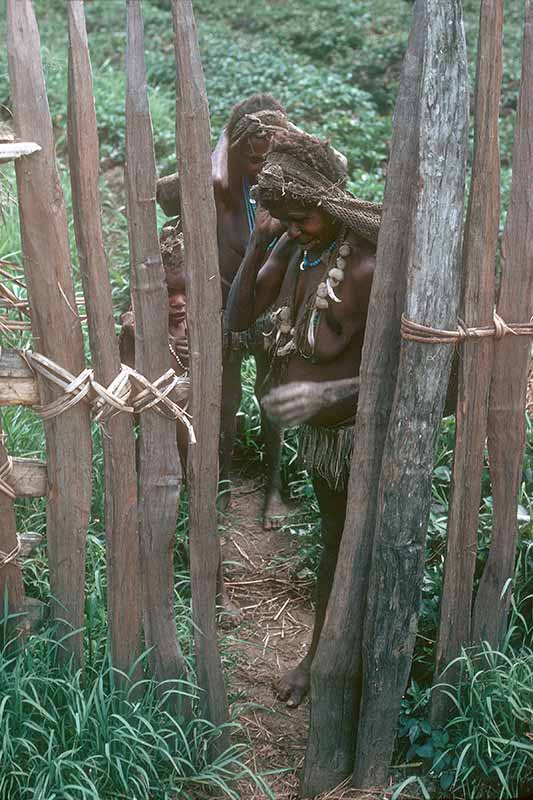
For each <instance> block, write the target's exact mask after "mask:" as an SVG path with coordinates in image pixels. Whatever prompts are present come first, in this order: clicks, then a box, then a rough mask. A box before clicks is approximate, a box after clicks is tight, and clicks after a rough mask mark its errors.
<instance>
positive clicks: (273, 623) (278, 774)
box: [223, 478, 382, 800]
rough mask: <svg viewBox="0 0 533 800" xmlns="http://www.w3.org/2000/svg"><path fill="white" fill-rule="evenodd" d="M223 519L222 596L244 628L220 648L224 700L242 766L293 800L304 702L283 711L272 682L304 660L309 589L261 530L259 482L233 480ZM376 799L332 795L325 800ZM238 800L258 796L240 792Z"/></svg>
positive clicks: (286, 548)
mask: <svg viewBox="0 0 533 800" xmlns="http://www.w3.org/2000/svg"><path fill="white" fill-rule="evenodd" d="M235 485H236V488H235V490H234V493H233V499H232V504H231V509H230V512H229V513H228V514H227V516H226V517H225V519H224V543H223V553H224V559H225V561H226V575H227V578H228V580H227V585H228V590H229V592H230V596H231V597H232V599H233V600H234V601H236V602H237V603H238V604H239V605H240V606H241V608H242V609H243V611H244V614H245V617H244V622H243V623H242V624H241V625H240V626H239V627H238V628H237V629H234V630H228V631H226V637H227V639H228V640H229V641H227V644H229V645H230V647H229V648H228V647H226V648H225V650H226V652H228V650H229V651H230V652H231V654H232V658H235V662H234V665H233V668H230V686H229V692H230V698H231V699H232V700H233V702H235V703H237V704H238V705H239V706H242V711H241V713H240V715H239V718H240V720H241V722H242V723H243V725H244V727H245V729H246V731H247V734H248V737H249V739H250V742H251V743H252V756H251V759H250V762H249V766H250V768H251V769H253V770H254V771H255V772H262V773H267V772H268V773H272V772H274V773H275V774H270V775H268V776H267V781H268V783H269V785H270V786H271V788H272V790H273V793H274V796H275V797H276V800H296V798H297V797H298V783H299V777H298V773H299V771H300V769H301V767H302V765H303V761H304V756H305V747H306V741H307V727H308V717H309V701H308V700H305V701H304V703H303V704H302V705H301V706H300V707H299V708H297V709H290V708H287V706H286V705H285V704H284V703H282V702H281V701H279V700H277V698H276V694H275V688H274V687H275V682H276V679H277V678H278V677H279V676H280V675H281V674H283V673H284V672H285V671H287V670H289V669H291V668H292V667H294V666H295V665H296V664H297V663H298V662H299V661H300V660H301V658H302V657H303V655H304V654H305V651H306V648H307V645H308V643H309V641H310V638H311V628H312V623H313V609H312V603H311V598H312V588H313V586H312V581H311V580H309V578H305V577H304V578H299V577H298V571H299V567H300V566H301V564H299V563H298V559H297V556H296V545H295V542H294V540H292V541H291V539H290V537H289V534H288V533H287V532H286V531H284V530H277V531H264V530H263V528H262V526H261V511H262V504H263V490H262V486H261V484H260V482H259V483H258V482H257V480H255V481H254V480H253V479H252V480H250V479H244V480H243V479H238V478H237V479H236V480H235ZM378 796H382V795H375V794H371V793H361V792H355V791H354V790H343V789H342V787H339V789H338V790H335V791H333V792H330V793H329V794H327V795H324V800H325V798H328V800H341V798H343V799H344V798H345V799H346V800H348V798H359V800H371V798H376V797H378ZM241 797H242V799H243V800H256V799H258V798H263V797H265V795H264V794H263V793H261V792H260V791H259V790H258V789H257V788H254V787H252V786H249V785H243V786H242V789H241Z"/></svg>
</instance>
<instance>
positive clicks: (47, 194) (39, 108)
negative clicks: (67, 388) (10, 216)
mask: <svg viewBox="0 0 533 800" xmlns="http://www.w3.org/2000/svg"><path fill="white" fill-rule="evenodd" d="M7 22H8V65H9V78H10V83H11V95H12V98H13V114H14V124H15V134H16V136H17V137H18V138H19V139H22V140H25V141H32V140H34V139H38V142H37V144H39V145H40V146H41V148H42V149H41V150H40V151H39V152H37V153H34V154H33V155H31V156H28V157H26V158H24V157H23V158H19V159H17V161H16V162H15V169H16V175H17V189H18V198H19V215H20V224H21V238H22V252H23V256H24V272H25V276H26V285H27V287H28V299H29V303H30V307H31V321H32V332H33V336H34V341H35V349H36V350H37V351H38V352H40V353H43V354H44V355H46V356H48V357H49V358H51V359H52V360H53V361H56V362H57V363H58V364H60V365H61V366H62V367H65V369H67V370H69V371H70V372H71V373H72V374H73V375H78V374H79V373H80V372H81V371H82V370H83V369H84V367H85V359H84V353H83V341H82V334H81V326H80V320H79V317H78V314H77V311H76V299H75V294H74V284H73V277H72V268H71V263H70V252H69V240H68V223H67V215H66V208H65V199H64V197H63V191H62V188H61V183H60V181H59V175H58V171H57V165H56V161H55V142H54V135H53V131H52V122H51V119H50V111H49V108H48V100H47V97H46V88H45V84H44V77H43V71H42V64H41V56H40V41H39V32H38V29H37V23H36V20H35V15H34V11H33V6H32V3H31V2H30V0H8V2H7ZM39 387H40V388H39V392H40V396H41V399H42V401H43V402H44V403H47V402H49V401H51V400H54V399H55V398H56V397H57V396H58V392H57V390H56V389H55V388H52V387H51V386H50V385H49V384H46V383H45V382H44V381H42V380H40V379H39ZM45 432H46V447H47V460H48V483H49V491H48V503H47V536H48V554H49V564H50V589H51V594H52V597H53V598H54V600H53V601H52V615H53V618H54V619H56V620H63V622H62V623H61V624H60V625H59V626H58V628H57V633H58V636H59V637H62V636H64V635H65V634H67V633H68V634H69V636H68V638H67V639H65V642H64V646H65V648H66V650H65V654H66V656H67V657H68V656H69V655H70V654H73V655H74V657H75V659H76V662H77V663H78V664H79V665H82V663H83V636H82V633H81V628H82V627H83V612H84V604H85V597H84V586H85V542H86V535H87V528H88V524H89V514H90V504H91V434H90V425H89V409H88V407H87V406H86V405H85V404H79V405H77V406H75V407H73V408H71V409H70V410H69V411H67V412H65V413H64V414H61V416H60V417H57V418H55V419H52V420H50V421H49V422H47V423H46V424H45ZM73 631H77V632H76V633H74V635H71V634H72V633H73Z"/></svg>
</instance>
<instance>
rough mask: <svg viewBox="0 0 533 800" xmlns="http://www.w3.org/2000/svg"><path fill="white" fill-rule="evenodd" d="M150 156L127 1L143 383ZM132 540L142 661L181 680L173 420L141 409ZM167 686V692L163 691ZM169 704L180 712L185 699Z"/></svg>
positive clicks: (155, 358) (148, 313) (153, 332)
mask: <svg viewBox="0 0 533 800" xmlns="http://www.w3.org/2000/svg"><path fill="white" fill-rule="evenodd" d="M155 183H156V171H155V158H154V145H153V137H152V123H151V119H150V110H149V107H148V95H147V86H146V67H145V61H144V35H143V22H142V14H141V5H140V2H139V0H128V2H127V48H126V191H127V194H126V197H127V212H128V233H129V242H130V262H131V289H132V301H133V307H134V309H135V321H136V325H135V368H136V369H137V370H138V371H139V372H141V373H142V374H143V375H145V376H146V377H147V378H148V379H149V380H154V379H156V378H158V377H160V376H161V375H162V374H163V373H164V372H166V371H167V370H168V369H169V367H170V366H171V364H170V352H169V350H168V297H167V290H166V286H165V280H164V273H163V266H162V263H161V254H160V251H159V237H158V234H157V220H156V210H155ZM138 474H139V535H140V542H141V570H142V577H143V589H144V611H143V621H144V634H145V643H146V646H147V647H151V648H152V651H151V653H150V663H151V668H152V671H153V674H154V676H155V677H156V678H157V679H158V680H160V681H164V680H176V679H180V678H185V677H186V675H187V666H186V663H185V659H184V658H183V654H182V652H181V649H180V646H179V642H178V637H177V631H176V621H175V617H174V569H173V554H174V539H175V531H176V517H177V509H178V501H179V494H180V488H181V466H180V463H179V458H178V450H177V444H176V423H175V421H174V420H173V419H168V418H167V417H164V416H162V415H161V414H159V413H158V412H156V411H155V410H149V411H145V412H144V413H143V414H142V416H141V421H140V436H139V468H138ZM167 688H168V687H167ZM178 701H179V698H178V695H173V696H172V700H171V702H172V703H173V704H176V705H177V706H180V707H179V708H177V709H176V710H177V711H181V713H183V714H185V715H187V714H188V713H189V708H188V705H189V704H188V701H187V700H186V698H185V696H184V697H183V701H182V703H180V702H178Z"/></svg>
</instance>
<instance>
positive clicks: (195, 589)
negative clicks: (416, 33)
mask: <svg viewBox="0 0 533 800" xmlns="http://www.w3.org/2000/svg"><path fill="white" fill-rule="evenodd" d="M172 15H173V21H174V35H175V54H176V67H177V72H176V76H177V81H176V86H177V98H176V149H177V156H178V172H179V175H180V192H181V213H182V223H183V232H184V239H185V264H186V283H187V328H188V333H189V352H190V364H191V385H192V416H193V424H194V427H195V430H196V435H197V442H196V443H195V444H191V445H190V446H189V451H188V465H187V478H188V484H187V485H188V495H189V536H190V553H191V581H192V607H193V620H194V640H195V652H196V669H197V674H198V684H199V686H200V689H201V690H202V694H201V698H200V699H201V704H202V706H203V709H204V713H205V715H206V716H207V718H208V719H209V720H210V721H211V722H212V723H214V724H215V725H220V724H222V723H224V722H226V721H227V719H228V701H227V697H226V689H225V686H224V676H223V673H222V665H221V662H220V655H219V652H218V647H217V632H216V576H217V570H218V565H219V559H220V540H219V537H218V532H217V511H216V495H217V484H218V440H219V428H220V396H221V381H222V325H221V307H222V297H221V289H220V275H219V271H218V246H217V238H216V228H217V226H216V209H215V199H214V195H213V183H212V179H211V139H210V129H209V111H208V106H207V96H206V92H205V84H204V75H203V70H202V63H201V60H200V52H199V47H198V38H197V34H196V25H195V21H194V14H193V9H192V3H191V0H179V2H178V0H172ZM228 744H229V734H228V730H227V729H226V728H224V729H223V733H222V735H221V736H220V738H218V739H217V740H216V749H217V750H218V751H223V750H224V749H225V748H226V747H227V746H228Z"/></svg>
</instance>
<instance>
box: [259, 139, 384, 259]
mask: <svg viewBox="0 0 533 800" xmlns="http://www.w3.org/2000/svg"><path fill="white" fill-rule="evenodd" d="M346 177H347V175H346V164H345V162H344V160H342V159H341V157H340V156H339V154H338V153H337V152H336V151H335V150H334V149H333V148H332V147H331V145H330V144H329V142H326V141H323V140H321V139H318V138H316V137H314V136H308V135H307V134H305V133H303V132H301V131H295V130H291V131H282V132H280V133H278V134H277V135H276V136H275V138H274V140H273V142H272V144H271V146H270V149H269V151H268V154H267V157H266V159H265V163H264V165H263V169H262V171H261V174H260V175H259V177H258V185H257V189H256V190H255V196H256V198H257V199H258V200H259V202H260V204H261V205H262V206H264V207H265V208H266V209H267V210H268V211H270V212H271V213H272V215H273V216H275V217H278V218H279V219H282V220H283V221H285V222H287V223H289V228H288V233H289V236H292V238H294V239H295V240H297V241H298V242H299V243H300V244H301V245H302V247H305V248H306V249H314V248H315V247H319V246H320V245H322V244H327V243H328V242H330V241H331V240H332V239H333V238H335V235H336V232H337V231H338V229H339V227H341V226H346V227H348V228H350V229H351V230H352V231H353V232H354V233H356V234H357V235H359V236H361V237H363V238H365V239H367V240H368V241H369V242H371V243H372V244H375V243H376V241H377V236H378V231H379V224H380V219H381V206H380V205H378V204H376V203H369V202H367V201H365V200H359V199H358V198H357V197H354V196H353V195H352V194H350V192H348V191H347V190H346ZM291 231H292V232H291Z"/></svg>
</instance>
